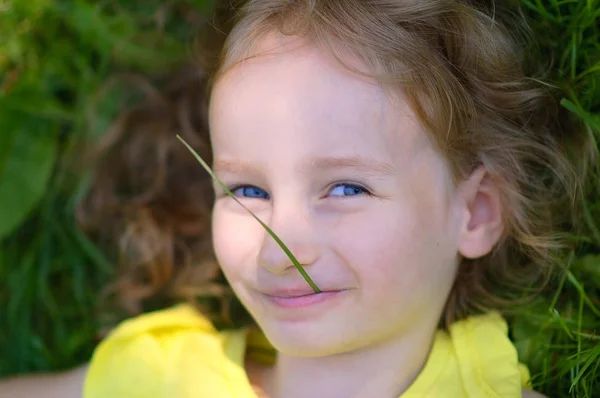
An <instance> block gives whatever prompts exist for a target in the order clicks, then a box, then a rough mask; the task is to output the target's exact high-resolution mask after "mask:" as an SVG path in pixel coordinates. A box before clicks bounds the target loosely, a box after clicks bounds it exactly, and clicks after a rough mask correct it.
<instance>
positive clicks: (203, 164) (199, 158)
mask: <svg viewBox="0 0 600 398" xmlns="http://www.w3.org/2000/svg"><path fill="white" fill-rule="evenodd" d="M177 138H178V139H179V141H181V142H182V143H183V145H185V146H186V147H187V149H188V150H189V151H190V152H191V153H192V154H193V155H194V157H195V158H196V159H197V160H198V162H200V164H201V165H202V167H204V170H206V172H207V173H208V174H210V176H211V177H212V178H213V179H214V180H215V181H216V182H217V183H218V184H219V185H220V186H221V188H223V190H224V191H225V192H226V193H227V195H229V196H230V197H231V198H232V199H233V200H235V201H236V202H237V203H238V204H239V205H240V206H242V207H243V208H244V209H245V210H246V211H247V212H248V213H249V214H250V215H251V216H252V217H254V219H255V220H256V221H258V222H259V223H260V225H262V227H263V228H264V229H265V230H266V231H267V232H268V233H269V235H271V237H272V238H273V239H274V240H275V242H277V244H278V245H279V247H281V249H282V250H283V251H284V252H285V254H286V255H287V256H288V258H289V259H290V260H291V261H292V263H294V265H295V266H296V269H297V270H298V272H300V274H301V275H302V277H303V278H304V280H306V282H307V283H308V284H309V285H310V287H311V288H312V289H313V290H314V291H315V293H321V289H319V287H318V286H317V285H316V284H315V282H313V280H312V279H311V277H310V276H309V275H308V273H307V272H306V271H305V270H304V267H302V265H300V263H299V262H298V260H297V259H296V257H295V256H294V254H293V253H292V252H291V251H290V249H288V247H287V246H286V245H285V243H283V241H282V240H281V239H279V237H278V236H277V235H276V234H275V232H273V231H272V230H271V228H269V226H268V225H267V224H265V223H264V222H263V221H262V220H261V219H260V218H258V217H257V216H256V215H255V214H254V213H253V212H252V211H251V210H250V209H248V208H247V207H246V206H244V204H243V203H242V202H240V201H239V200H238V198H237V197H236V196H235V195H234V194H233V193H232V192H231V191H230V190H229V189H228V188H227V187H226V186H225V184H223V182H222V181H221V180H220V179H219V177H217V175H216V174H215V173H214V172H213V171H212V169H211V168H210V166H209V165H208V164H207V163H206V162H205V161H204V160H203V159H202V158H201V157H200V155H198V153H196V151H194V150H193V149H192V147H191V146H189V145H188V143H187V142H185V140H184V139H183V138H181V137H180V136H179V135H177Z"/></svg>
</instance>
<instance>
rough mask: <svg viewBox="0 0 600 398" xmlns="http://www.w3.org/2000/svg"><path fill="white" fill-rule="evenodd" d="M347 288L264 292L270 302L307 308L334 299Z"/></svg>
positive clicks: (277, 304) (278, 305)
mask: <svg viewBox="0 0 600 398" xmlns="http://www.w3.org/2000/svg"><path fill="white" fill-rule="evenodd" d="M346 291H347V290H346V289H339V290H326V291H322V292H320V293H315V292H314V290H306V289H299V290H277V291H273V292H269V293H262V295H263V296H264V297H265V298H266V299H267V301H268V302H270V303H272V304H274V305H275V306H277V307H281V308H305V307H312V306H315V305H318V304H322V303H326V302H329V301H332V300H333V299H335V298H337V297H339V296H340V295H342V294H343V293H344V292H346Z"/></svg>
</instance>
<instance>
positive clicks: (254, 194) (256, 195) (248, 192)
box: [231, 185, 271, 200]
mask: <svg viewBox="0 0 600 398" xmlns="http://www.w3.org/2000/svg"><path fill="white" fill-rule="evenodd" d="M231 192H232V193H233V194H234V195H235V196H240V197H242V198H251V199H265V200H268V199H270V198H271V197H270V196H269V194H268V193H267V192H265V191H264V190H262V189H260V188H258V187H255V186H253V185H243V186H238V187H235V188H233V189H231Z"/></svg>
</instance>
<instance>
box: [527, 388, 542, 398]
mask: <svg viewBox="0 0 600 398" xmlns="http://www.w3.org/2000/svg"><path fill="white" fill-rule="evenodd" d="M523 398H548V397H546V396H545V395H542V394H540V393H539V392H535V391H531V390H526V389H523Z"/></svg>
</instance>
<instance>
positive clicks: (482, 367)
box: [84, 305, 529, 398]
mask: <svg viewBox="0 0 600 398" xmlns="http://www.w3.org/2000/svg"><path fill="white" fill-rule="evenodd" d="M245 355H250V356H252V357H253V358H254V359H257V360H261V361H263V362H264V361H271V362H272V361H274V358H275V351H274V350H273V348H272V347H271V346H270V345H269V343H268V342H267V341H266V339H265V338H264V337H263V336H262V335H260V334H259V333H258V332H253V331H252V330H250V329H242V330H236V331H226V332H219V331H217V330H216V329H215V328H214V327H213V325H212V324H211V323H210V322H209V321H208V319H206V318H205V317H203V316H202V315H201V314H199V313H198V312H197V311H195V310H194V309H193V308H192V307H190V306H188V305H179V306H176V307H173V308H171V309H167V310H162V311H157V312H154V313H149V314H145V315H142V316H139V317H137V318H134V319H131V320H128V321H126V322H124V323H123V324H121V325H120V326H119V327H118V328H117V329H116V330H115V331H114V332H113V333H112V334H111V335H110V336H109V337H108V338H107V339H106V340H104V341H103V342H102V343H101V344H100V346H99V347H98V349H97V350H96V352H95V353H94V356H93V358H92V362H91V364H90V368H89V371H88V375H87V379H86V382H85V387H84V398H121V397H123V398H142V397H143V398H192V397H193V398H198V397H210V398H256V395H255V393H254V392H253V390H252V387H251V386H250V382H249V380H248V378H247V375H246V372H245V370H244V357H245ZM528 380H529V375H528V372H527V369H526V368H525V367H524V366H522V365H520V364H519V362H518V359H517V352H516V350H515V348H514V346H513V345H512V343H511V342H510V340H509V339H508V337H507V326H506V323H505V322H504V320H503V319H502V317H501V316H500V315H498V314H497V313H490V314H486V315H480V316H474V317H470V318H468V319H465V320H463V321H459V322H456V323H455V324H453V325H452V326H451V328H450V330H449V331H448V332H444V331H438V332H437V334H436V337H435V341H434V344H433V348H432V351H431V354H430V356H429V358H428V359H427V362H426V364H425V367H424V368H423V370H422V372H421V373H420V374H419V376H418V377H417V379H416V380H415V382H414V383H413V384H412V385H411V386H410V387H409V389H408V390H407V391H406V392H404V394H402V396H401V398H417V397H418V398H438V397H439V398H441V397H444V398H448V397H452V398H483V397H486V398H487V397H490V398H491V397H493V398H499V397H502V398H516V397H521V388H522V387H523V386H525V385H526V384H527V382H528Z"/></svg>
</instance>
